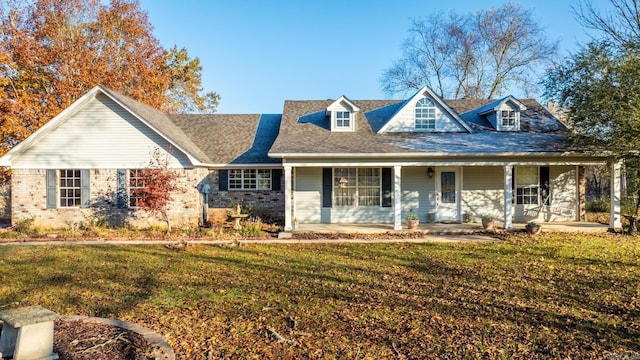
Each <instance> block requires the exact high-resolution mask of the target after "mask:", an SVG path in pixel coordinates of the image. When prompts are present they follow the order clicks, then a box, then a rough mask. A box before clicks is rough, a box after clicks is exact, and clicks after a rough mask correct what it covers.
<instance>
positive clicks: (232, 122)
mask: <svg viewBox="0 0 640 360" xmlns="http://www.w3.org/2000/svg"><path fill="white" fill-rule="evenodd" d="M101 90H103V91H104V92H105V93H107V94H108V95H109V96H111V97H112V98H114V99H116V100H117V101H118V102H120V103H121V104H123V105H124V106H126V107H127V108H129V110H131V111H132V112H134V113H135V114H136V115H138V116H139V117H140V118H142V119H143V120H144V121H146V122H147V123H148V124H149V125H150V126H152V127H153V128H154V129H155V130H156V131H158V132H160V133H161V135H163V136H165V137H167V138H168V139H171V140H172V141H174V142H175V143H176V144H177V145H178V146H180V147H181V148H182V149H183V150H184V151H186V152H188V153H189V154H190V155H192V156H194V157H196V158H197V159H198V161H200V162H202V163H203V164H209V165H226V164H277V163H280V162H281V161H280V159H277V158H270V157H269V156H267V152H268V151H269V149H270V148H271V145H272V144H273V142H274V141H275V139H276V136H277V135H278V130H279V128H280V118H281V115H279V114H277V115H271V114H231V115H228V114H165V113H163V112H161V111H159V110H157V109H155V108H153V107H151V106H148V105H145V104H143V103H140V102H138V101H136V100H133V99H131V98H129V97H127V96H124V95H122V94H119V93H117V92H115V91H112V90H109V89H105V88H101Z"/></svg>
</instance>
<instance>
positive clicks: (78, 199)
mask: <svg viewBox="0 0 640 360" xmlns="http://www.w3.org/2000/svg"><path fill="white" fill-rule="evenodd" d="M89 183H90V175H89V170H88V169H60V170H56V169H47V170H46V188H47V189H46V205H47V209H55V208H58V207H60V208H73V207H83V208H85V207H89V206H90V199H89V198H90V195H91V193H90V191H89Z"/></svg>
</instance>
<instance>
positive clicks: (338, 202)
mask: <svg viewBox="0 0 640 360" xmlns="http://www.w3.org/2000/svg"><path fill="white" fill-rule="evenodd" d="M340 169H344V170H347V173H349V172H350V171H353V173H354V176H353V177H350V176H348V178H349V179H352V181H353V184H351V183H350V182H349V183H348V184H347V185H346V188H347V189H353V190H354V192H353V194H352V195H351V196H352V199H351V201H350V204H346V205H344V197H343V196H340V197H339V196H338V191H337V189H343V188H344V187H340V185H339V181H340V179H341V178H342V177H343V176H341V175H340V174H338V171H339V170H340ZM361 170H377V177H378V183H377V186H376V185H371V184H366V185H364V184H361V183H360V182H361V181H360V177H364V176H365V175H361V172H362V171H361ZM371 176H376V175H375V174H373V175H371ZM332 179H333V184H332V186H333V204H334V206H335V207H342V208H346V207H382V168H379V167H366V168H357V167H340V168H333V177H332ZM345 179H346V178H345ZM376 188H377V189H378V201H377V204H374V205H361V204H360V203H361V202H362V201H361V200H362V199H361V197H360V195H361V191H360V190H361V189H362V190H363V192H364V189H373V190H374V191H375V189H376ZM362 196H368V195H362ZM369 196H370V195H369Z"/></svg>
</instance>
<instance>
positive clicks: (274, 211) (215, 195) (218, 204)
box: [205, 170, 284, 223]
mask: <svg viewBox="0 0 640 360" xmlns="http://www.w3.org/2000/svg"><path fill="white" fill-rule="evenodd" d="M205 181H207V183H208V184H209V186H211V192H210V193H209V208H210V209H216V208H231V207H233V206H234V205H235V204H237V203H240V204H241V205H242V206H244V207H247V206H250V207H251V208H252V215H253V216H259V217H260V218H262V219H263V220H264V221H268V222H280V223H282V222H283V221H284V191H283V190H280V191H273V190H270V191H265V190H227V191H220V190H219V177H218V171H217V170H213V171H212V172H211V173H210V174H209V175H208V176H207V177H206V179H205ZM280 184H281V186H280V189H284V176H282V177H281V178H280Z"/></svg>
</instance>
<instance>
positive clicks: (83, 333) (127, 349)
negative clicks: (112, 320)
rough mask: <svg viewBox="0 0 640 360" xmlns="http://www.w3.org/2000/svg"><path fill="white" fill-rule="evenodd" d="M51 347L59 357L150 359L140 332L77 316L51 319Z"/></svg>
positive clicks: (66, 359) (72, 359)
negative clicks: (52, 327)
mask: <svg viewBox="0 0 640 360" xmlns="http://www.w3.org/2000/svg"><path fill="white" fill-rule="evenodd" d="M1 331H2V324H0V332H1ZM53 351H54V352H55V353H57V354H58V355H59V360H113V359H126V360H147V359H154V357H153V355H152V354H151V353H150V351H149V344H148V343H147V341H146V340H145V339H144V337H142V336H141V335H139V334H136V333H135V332H132V331H128V330H124V329H120V328H118V327H115V326H109V325H104V324H96V323H88V322H84V321H81V320H73V321H72V320H56V321H55V324H54V336H53Z"/></svg>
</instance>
